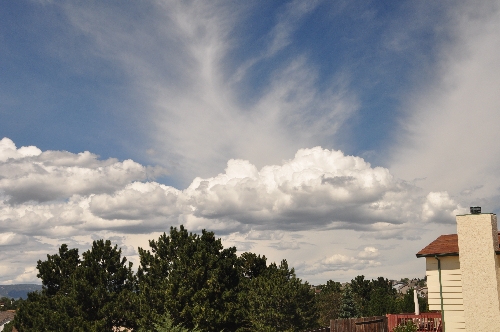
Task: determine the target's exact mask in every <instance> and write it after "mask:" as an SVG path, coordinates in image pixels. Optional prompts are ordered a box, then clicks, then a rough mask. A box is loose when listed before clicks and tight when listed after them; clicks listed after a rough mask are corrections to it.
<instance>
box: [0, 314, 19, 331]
mask: <svg viewBox="0 0 500 332" xmlns="http://www.w3.org/2000/svg"><path fill="white" fill-rule="evenodd" d="M15 315H16V313H15V311H13V310H7V311H0V331H3V328H4V326H5V324H7V323H8V322H10V321H11V320H13V319H14V316H15Z"/></svg>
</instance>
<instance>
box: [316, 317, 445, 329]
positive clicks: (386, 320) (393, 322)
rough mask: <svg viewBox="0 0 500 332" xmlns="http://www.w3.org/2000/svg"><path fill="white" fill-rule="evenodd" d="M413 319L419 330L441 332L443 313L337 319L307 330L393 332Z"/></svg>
mask: <svg viewBox="0 0 500 332" xmlns="http://www.w3.org/2000/svg"><path fill="white" fill-rule="evenodd" d="M410 320H411V321H413V323H415V325H416V326H417V328H418V330H417V331H419V332H420V331H425V332H432V331H434V332H441V331H442V327H441V313H433V312H428V313H423V314H420V315H413V314H396V315H392V314H389V315H386V316H376V317H363V318H348V319H335V320H331V321H330V327H323V328H320V329H316V330H310V331H307V332H392V330H393V329H394V328H395V327H396V326H398V325H399V324H404V323H405V322H407V321H410Z"/></svg>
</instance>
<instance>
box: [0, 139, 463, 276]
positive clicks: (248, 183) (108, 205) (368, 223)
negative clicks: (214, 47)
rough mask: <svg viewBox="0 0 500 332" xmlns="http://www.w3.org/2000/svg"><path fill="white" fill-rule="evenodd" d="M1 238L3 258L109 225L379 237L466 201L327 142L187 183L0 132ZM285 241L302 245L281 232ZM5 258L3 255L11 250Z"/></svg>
mask: <svg viewBox="0 0 500 332" xmlns="http://www.w3.org/2000/svg"><path fill="white" fill-rule="evenodd" d="M0 172H1V174H2V176H3V177H2V178H1V179H0V202H1V203H0V221H1V223H0V246H2V247H3V248H6V250H4V251H2V254H0V255H2V256H5V257H4V259H6V261H9V259H8V253H9V251H10V250H12V249H13V250H16V249H17V248H18V247H19V246H24V245H25V244H26V243H36V242H40V243H44V242H50V241H56V242H57V241H58V240H59V239H61V238H63V239H68V238H72V237H77V236H79V237H81V236H92V235H93V234H96V233H99V232H101V234H102V233H103V232H114V233H121V234H141V233H142V234H151V233H154V232H161V231H165V229H166V226H167V225H171V226H179V225H181V224H183V225H184V226H185V227H187V229H189V230H191V231H200V230H202V229H210V230H213V231H216V232H217V234H220V235H231V234H232V235H235V234H238V235H239V236H240V237H244V238H247V239H249V240H251V241H252V240H253V241H255V240H257V241H258V240H260V239H266V237H269V236H270V235H269V234H270V233H268V232H271V234H272V232H275V233H276V232H277V235H275V237H278V238H279V240H281V238H282V237H283V236H282V235H281V238H280V235H279V234H280V232H299V231H310V230H333V231H334V230H356V231H360V232H365V233H371V237H372V238H375V239H388V238H401V239H403V238H406V239H410V240H411V239H412V238H413V237H418V234H417V233H415V224H417V225H418V223H432V222H434V223H449V222H450V221H452V220H453V216H454V215H456V214H458V213H462V212H463V211H464V210H463V208H461V207H460V206H459V205H458V204H457V202H455V201H454V200H453V199H452V198H451V197H450V196H449V195H448V193H447V192H430V193H423V192H422V190H421V189H420V188H418V187H416V186H415V185H412V184H409V183H407V182H405V181H402V180H399V179H396V178H395V177H394V176H392V175H391V174H390V172H389V170H388V169H386V168H382V167H372V166H371V165H370V164H369V163H367V162H366V161H365V160H363V159H362V158H360V157H354V156H346V155H344V154H343V153H342V152H341V151H335V150H326V149H323V148H321V147H315V148H311V149H300V150H299V151H297V153H296V154H295V157H294V158H293V159H290V160H286V161H284V162H283V163H282V165H269V166H264V167H263V168H261V169H260V170H259V169H257V167H256V166H255V165H253V164H251V163H250V162H249V161H247V160H236V159H231V160H229V161H228V163H227V167H226V169H225V172H224V173H220V174H218V175H217V176H215V177H211V178H200V177H197V178H195V179H194V180H193V181H192V183H191V184H190V185H189V186H188V187H187V188H186V189H184V190H179V189H176V188H174V187H171V186H167V185H163V184H160V183H158V182H155V181H144V180H145V179H148V178H151V177H152V176H154V175H155V174H161V172H162V170H161V169H154V168H151V167H145V166H142V165H140V164H138V163H136V162H134V161H132V160H125V161H123V162H119V161H117V160H113V159H108V160H99V159H98V158H97V156H96V155H93V154H91V153H89V152H83V153H79V154H73V153H70V152H62V151H41V150H40V149H38V148H37V147H35V146H28V147H20V148H17V147H16V146H15V144H14V142H13V141H12V140H10V139H9V138H3V139H2V140H0ZM275 247H276V249H277V250H283V249H285V250H286V249H292V250H293V249H299V248H300V247H299V245H298V244H297V243H296V242H286V241H282V242H278V244H275ZM376 257H378V249H376V248H373V247H365V248H364V251H361V252H360V253H359V254H358V255H357V257H349V256H345V255H340V254H335V255H333V256H331V257H328V258H325V259H323V260H322V261H321V264H320V265H319V266H316V265H318V264H316V263H315V264H312V265H311V266H308V267H307V269H306V270H305V271H304V272H305V273H311V271H312V272H317V271H325V270H326V269H328V268H332V269H348V268H352V269H361V268H362V267H365V265H366V266H377V265H380V263H379V262H376V261H374V260H373V259H374V258H376ZM3 261H4V260H3ZM321 266H322V267H321Z"/></svg>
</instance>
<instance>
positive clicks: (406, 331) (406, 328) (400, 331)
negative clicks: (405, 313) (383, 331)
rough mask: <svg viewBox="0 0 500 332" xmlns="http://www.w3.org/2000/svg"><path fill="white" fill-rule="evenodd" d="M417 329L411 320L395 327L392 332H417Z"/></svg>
mask: <svg viewBox="0 0 500 332" xmlns="http://www.w3.org/2000/svg"><path fill="white" fill-rule="evenodd" d="M417 330H418V328H417V325H415V323H413V321H412V320H407V321H406V322H405V323H402V324H399V325H398V326H396V327H395V328H394V329H393V330H392V332H417Z"/></svg>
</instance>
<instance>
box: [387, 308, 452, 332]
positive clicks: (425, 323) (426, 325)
mask: <svg viewBox="0 0 500 332" xmlns="http://www.w3.org/2000/svg"><path fill="white" fill-rule="evenodd" d="M410 320H411V321H413V323H415V325H416V326H417V328H418V330H417V331H426V332H431V331H434V332H441V331H442V324H441V313H440V312H426V313H422V314H420V315H413V314H394V315H392V314H389V315H387V322H388V328H389V332H391V331H392V330H393V329H394V328H395V327H396V326H398V325H400V324H405V322H407V321H410Z"/></svg>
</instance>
